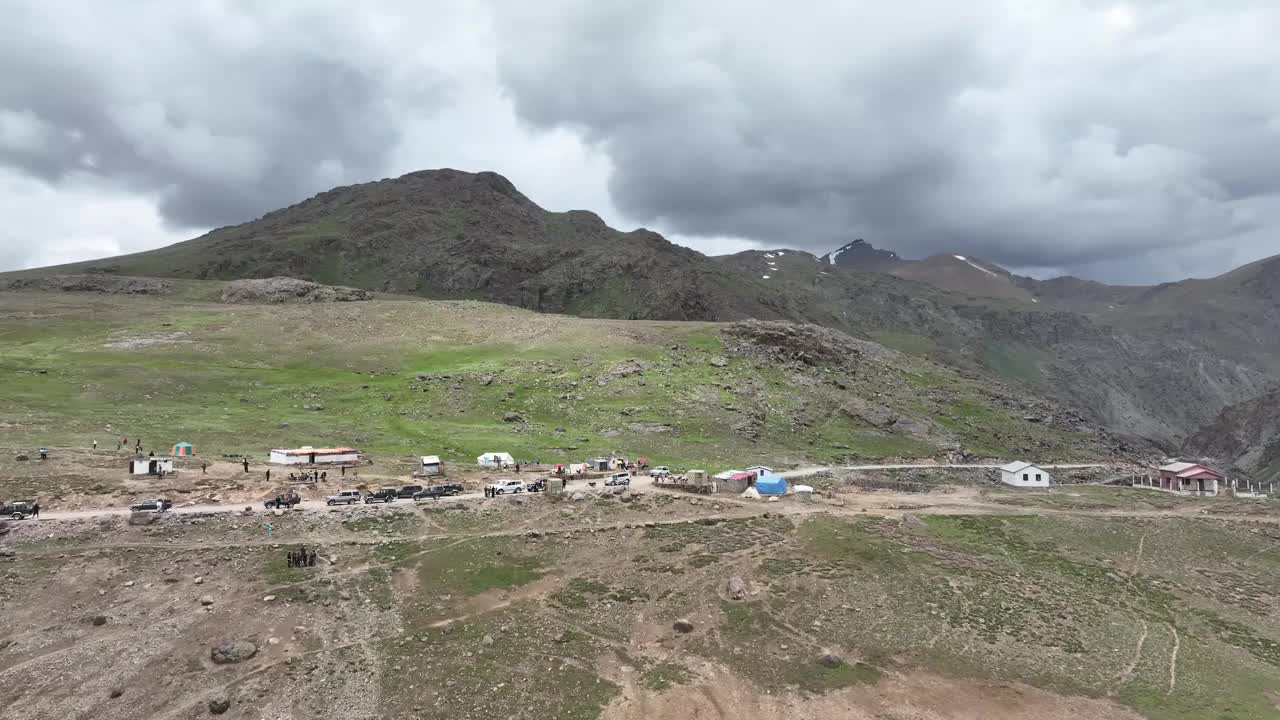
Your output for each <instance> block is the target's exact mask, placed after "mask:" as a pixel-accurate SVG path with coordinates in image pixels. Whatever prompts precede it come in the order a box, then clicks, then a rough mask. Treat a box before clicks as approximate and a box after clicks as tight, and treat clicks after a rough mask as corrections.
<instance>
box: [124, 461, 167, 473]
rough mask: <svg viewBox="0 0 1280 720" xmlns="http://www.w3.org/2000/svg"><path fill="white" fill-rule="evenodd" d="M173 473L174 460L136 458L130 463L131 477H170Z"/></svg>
mask: <svg viewBox="0 0 1280 720" xmlns="http://www.w3.org/2000/svg"><path fill="white" fill-rule="evenodd" d="M171 472H173V458H158V457H136V458H134V459H132V460H130V461H129V473H130V474H131V475H168V474H169V473H171Z"/></svg>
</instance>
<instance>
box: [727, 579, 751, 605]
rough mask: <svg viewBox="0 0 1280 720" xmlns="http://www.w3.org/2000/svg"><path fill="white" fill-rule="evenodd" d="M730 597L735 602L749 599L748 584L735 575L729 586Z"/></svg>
mask: <svg viewBox="0 0 1280 720" xmlns="http://www.w3.org/2000/svg"><path fill="white" fill-rule="evenodd" d="M728 591H729V597H730V598H732V599H734V600H742V599H745V598H746V597H747V583H746V582H744V581H743V580H742V578H740V577H738V576H737V575H734V576H733V577H731V578H729V585H728Z"/></svg>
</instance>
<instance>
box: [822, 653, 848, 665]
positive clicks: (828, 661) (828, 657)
mask: <svg viewBox="0 0 1280 720" xmlns="http://www.w3.org/2000/svg"><path fill="white" fill-rule="evenodd" d="M818 664H819V665H821V666H822V667H825V668H832V669H835V668H838V667H840V666H841V665H843V664H844V660H841V659H840V658H839V657H837V656H835V655H832V654H831V653H823V654H822V655H820V656H818Z"/></svg>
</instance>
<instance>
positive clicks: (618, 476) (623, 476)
mask: <svg viewBox="0 0 1280 720" xmlns="http://www.w3.org/2000/svg"><path fill="white" fill-rule="evenodd" d="M604 484H605V487H609V486H612V485H630V484H631V473H625V472H620V473H614V474H612V475H610V476H609V479H608V480H605V481H604Z"/></svg>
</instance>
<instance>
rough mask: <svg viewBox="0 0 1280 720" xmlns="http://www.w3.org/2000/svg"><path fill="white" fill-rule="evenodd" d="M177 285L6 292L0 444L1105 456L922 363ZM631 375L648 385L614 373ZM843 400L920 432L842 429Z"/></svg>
mask: <svg viewBox="0 0 1280 720" xmlns="http://www.w3.org/2000/svg"><path fill="white" fill-rule="evenodd" d="M178 285H179V287H178V292H177V293H176V294H175V295H174V296H171V297H167V298H152V297H133V296H112V295H101V296H95V295H89V294H76V293H62V294H57V293H35V292H25V293H18V292H8V293H0V371H2V372H3V373H4V374H5V377H6V382H5V383H4V384H3V387H0V423H3V426H4V427H5V430H6V432H5V437H6V442H5V444H6V445H9V446H12V447H15V448H25V447H36V446H50V447H85V446H88V445H89V444H90V443H91V442H92V441H93V440H94V439H96V440H97V441H98V442H99V444H100V446H101V447H112V443H113V442H114V440H115V439H116V438H118V437H121V436H127V437H128V438H130V443H131V444H132V443H133V442H134V439H136V438H139V437H141V438H142V439H143V441H144V444H145V445H146V447H147V448H148V449H156V450H158V451H166V450H167V449H168V447H169V446H170V445H172V444H173V443H175V442H177V441H179V440H186V441H189V442H192V443H194V444H195V445H196V448H197V450H198V452H200V453H201V454H202V455H204V456H206V457H217V456H220V455H223V454H245V455H249V456H250V457H254V458H260V459H264V458H265V455H266V452H267V450H268V449H270V448H272V447H294V446H299V445H311V446H315V447H320V446H328V445H350V446H354V447H358V448H360V449H361V450H362V451H364V452H366V453H369V454H370V455H372V456H375V457H376V458H378V459H380V460H383V459H388V458H402V459H404V460H405V461H406V462H407V461H408V459H409V458H410V457H412V456H413V455H417V454H438V455H441V456H442V457H443V458H445V460H446V461H450V462H455V461H464V462H471V461H472V459H473V458H474V457H475V456H477V455H479V454H480V453H482V452H488V451H505V452H510V453H512V454H513V455H514V456H516V457H517V458H520V459H526V460H540V461H542V462H563V461H577V460H579V459H580V458H582V457H584V456H588V455H594V454H600V453H609V452H618V453H623V454H625V455H628V456H647V457H649V458H651V459H655V460H657V461H658V462H661V463H663V464H667V465H671V466H674V467H685V468H687V467H703V468H706V469H708V470H718V469H724V468H728V467H735V466H743V465H748V464H752V463H754V462H757V461H766V460H767V461H769V462H770V463H774V464H781V465H786V464H788V463H794V464H800V463H803V462H831V461H838V460H857V459H865V460H878V459H881V458H885V457H926V456H929V455H932V454H935V453H937V452H939V450H940V447H943V446H945V445H947V444H948V443H949V442H959V443H962V444H964V445H966V446H971V447H972V448H974V449H975V450H977V451H978V452H980V453H981V454H989V455H992V456H1002V455H1004V454H1016V453H1019V452H1022V451H1024V450H1030V449H1035V450H1036V452H1037V453H1038V457H1041V458H1043V459H1044V460H1045V461H1048V460H1071V459H1091V458H1096V457H1099V455H1100V451H1099V450H1098V448H1096V447H1094V446H1092V445H1091V444H1090V443H1089V441H1088V440H1087V439H1085V438H1081V437H1079V436H1074V435H1072V434H1069V433H1061V432H1058V431H1055V430H1053V429H1051V428H1048V427H1043V426H1031V425H1028V424H1026V423H1024V422H1022V421H1021V419H1020V416H1019V415H1018V413H1017V411H1016V409H1009V408H1004V407H997V406H995V404H994V403H995V401H994V400H993V398H992V396H991V395H990V393H988V392H987V391H986V389H985V388H984V384H983V383H981V382H980V381H977V380H974V379H971V378H967V377H961V376H960V375H958V374H957V373H955V372H953V371H951V370H949V369H946V368H944V367H943V366H940V365H934V364H931V363H928V362H927V361H922V360H918V359H908V358H905V357H903V358H902V359H901V360H900V361H898V362H895V363H892V364H886V365H884V366H879V367H867V368H858V369H855V370H853V371H851V372H849V373H846V374H845V376H844V377H843V379H841V380H839V382H838V383H836V384H834V385H833V382H834V381H833V380H832V379H831V374H830V371H829V370H826V371H819V370H816V369H810V370H805V371H798V370H795V369H787V368H783V367H779V366H774V365H770V364H768V363H761V362H759V361H756V360H752V359H750V358H746V357H741V356H738V357H734V356H729V358H728V359H729V362H728V363H727V364H724V365H723V366H721V365H717V364H713V363H712V362H711V359H712V358H715V357H718V356H720V355H722V353H723V347H722V340H721V337H720V333H719V327H718V326H717V325H715V324H710V323H679V322H649V321H610V320H587V319H577V318H568V317H563V316H555V315H540V314H535V313H532V312H527V311H523V310H518V309H513V308H510V307H505V306H497V305H489V304H484V303H477V302H469V301H457V302H453V301H450V302H432V301H417V300H410V301H401V300H399V299H392V300H388V301H375V302H370V303H350V304H328V305H286V306H267V305H224V304H221V303H218V302H213V301H212V299H213V298H214V297H216V295H217V292H216V288H217V287H218V286H219V285H218V284H217V283H202V282H195V281H182V282H179V283H178ZM628 360H630V361H639V362H643V363H648V364H649V365H648V366H647V367H648V369H646V370H644V371H643V372H642V373H638V374H629V375H626V376H614V375H611V374H610V371H611V369H612V368H614V367H615V366H616V365H617V364H618V363H620V362H622V361H628ZM853 397H859V398H868V397H872V398H876V400H877V402H879V403H883V404H884V405H885V406H887V407H888V408H889V410H891V411H894V412H896V413H900V414H904V415H910V416H911V417H913V418H917V419H918V420H920V424H918V425H917V428H920V427H923V428H924V429H923V430H921V431H916V432H905V431H901V430H886V429H884V428H878V427H872V426H870V425H867V424H866V423H865V422H863V421H862V420H860V419H858V418H856V417H852V416H849V415H847V414H842V413H840V412H838V409H839V407H840V404H841V403H842V402H844V401H845V400H846V399H848V398H853ZM511 414H514V415H511ZM508 415H511V417H509V418H508V420H507V421H504V416H508ZM515 415H518V416H519V419H513V418H514V417H515ZM993 431H994V432H993Z"/></svg>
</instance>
